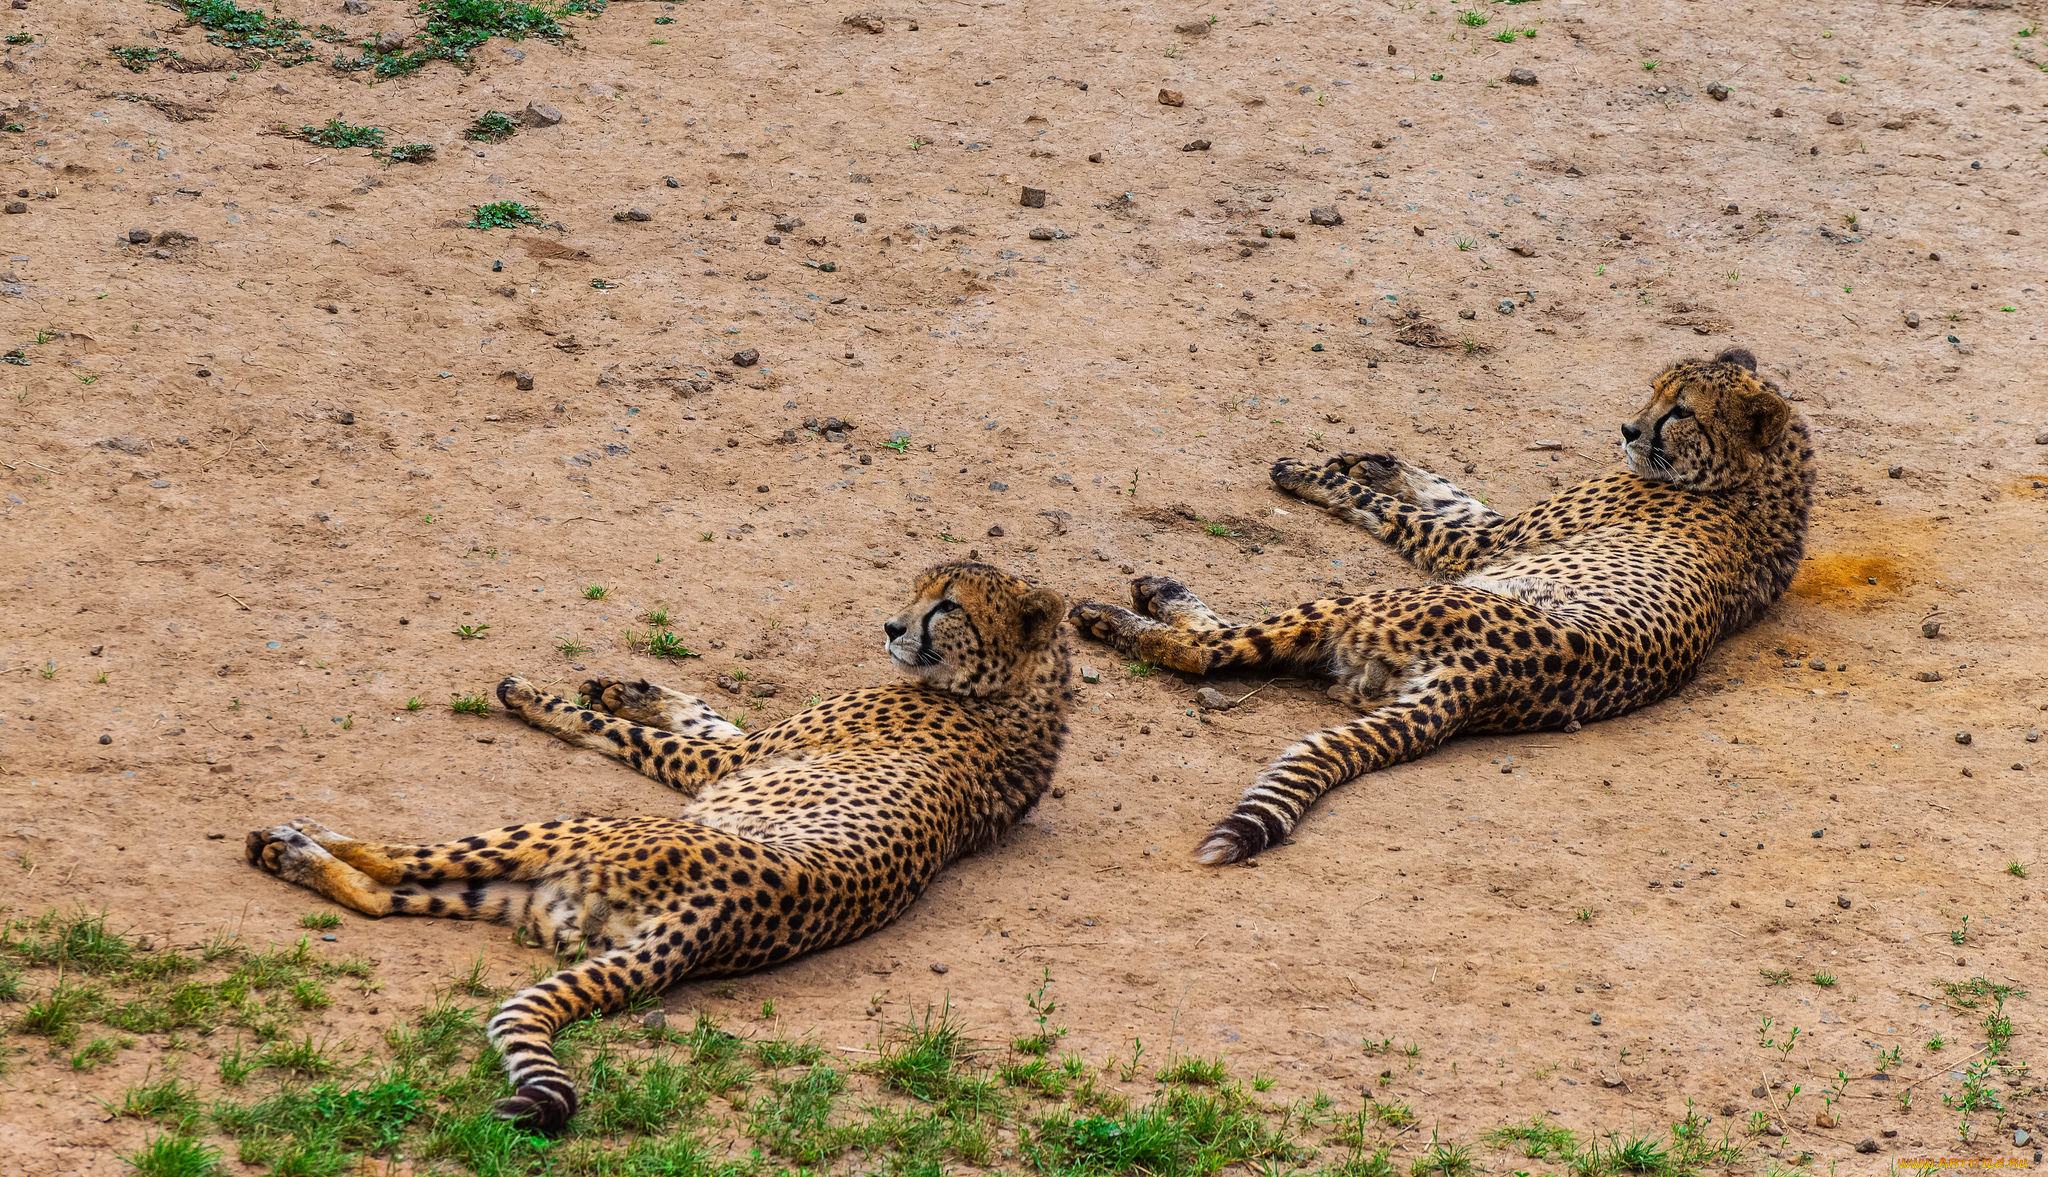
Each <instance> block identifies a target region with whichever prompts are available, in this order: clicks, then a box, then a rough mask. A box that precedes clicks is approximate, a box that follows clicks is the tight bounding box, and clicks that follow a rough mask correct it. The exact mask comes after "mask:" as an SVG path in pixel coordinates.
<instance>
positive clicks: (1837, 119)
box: [1825, 110, 1849, 127]
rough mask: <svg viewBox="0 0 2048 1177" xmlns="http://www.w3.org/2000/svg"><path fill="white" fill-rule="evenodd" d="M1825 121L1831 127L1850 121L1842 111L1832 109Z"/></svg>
mask: <svg viewBox="0 0 2048 1177" xmlns="http://www.w3.org/2000/svg"><path fill="white" fill-rule="evenodd" d="M1825 121H1826V123H1827V124H1828V125H1829V126H1831V127H1839V126H1841V125H1842V124H1844V123H1846V122H1848V121H1849V120H1848V119H1845V118H1843V117H1842V112H1841V111H1839V110H1831V111H1829V112H1828V117H1827V119H1826V120H1825Z"/></svg>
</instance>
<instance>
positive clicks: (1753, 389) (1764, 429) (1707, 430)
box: [1621, 348, 1792, 490]
mask: <svg viewBox="0 0 2048 1177" xmlns="http://www.w3.org/2000/svg"><path fill="white" fill-rule="evenodd" d="M1791 417H1792V406H1791V405H1789V404H1787V403H1786V401H1785V398H1784V397H1782V396H1780V395H1778V388H1777V386H1776V385H1774V384H1772V383H1770V382H1769V381H1767V380H1763V379H1761V378H1759V377H1758V376H1757V374H1756V357H1755V356H1753V355H1751V354H1749V353H1748V352H1747V351H1744V350H1743V349H1741V348H1731V349H1729V350H1728V351H1724V352H1722V353H1721V354H1720V355H1718V356H1716V357H1714V358H1713V359H1711V360H1680V361H1679V362H1678V363H1675V364H1673V365H1671V366H1670V367H1668V368H1666V369H1664V371H1663V372H1662V373H1661V374H1659V375H1658V377H1657V378H1656V379H1655V380H1654V381H1652V382H1651V384H1650V402H1649V403H1648V404H1646V405H1644V406H1643V409H1642V412H1641V413H1639V414H1637V416H1636V419H1635V420H1633V421H1630V422H1628V423H1627V424H1625V425H1623V426H1622V427H1621V438H1622V442H1621V453H1622V458H1623V460H1624V461H1626V462H1627V463H1628V468H1629V469H1630V470H1631V471H1633V472H1634V473H1635V474H1636V475H1637V476H1638V477H1641V478H1648V479H1652V480H1654V481H1657V482H1669V483H1671V484H1672V485H1674V486H1682V487H1685V488H1687V489H1688V490H1722V489H1725V488H1727V487H1731V486H1740V485H1742V484H1743V483H1745V482H1748V481H1749V480H1750V479H1752V478H1754V477H1756V474H1757V472H1758V471H1759V470H1760V469H1762V467H1763V464H1764V454H1765V453H1766V452H1767V451H1768V450H1770V448H1771V447H1772V446H1774V445H1776V444H1778V441H1779V440H1780V439H1781V438H1783V437H1784V436H1785V428H1786V425H1787V424H1788V423H1789V422H1790V420H1791Z"/></svg>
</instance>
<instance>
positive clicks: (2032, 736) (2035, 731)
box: [93, 646, 2041, 744]
mask: <svg viewBox="0 0 2048 1177" xmlns="http://www.w3.org/2000/svg"><path fill="white" fill-rule="evenodd" d="M93 653H95V654H97V653H99V647H98V646H94V647H93ZM2040 742H2041V731H2040V729H2039V728H2031V727H2030V728H2028V729H2027V743H2029V744H2038V743H2040Z"/></svg>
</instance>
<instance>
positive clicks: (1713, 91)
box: [1707, 82, 1728, 102]
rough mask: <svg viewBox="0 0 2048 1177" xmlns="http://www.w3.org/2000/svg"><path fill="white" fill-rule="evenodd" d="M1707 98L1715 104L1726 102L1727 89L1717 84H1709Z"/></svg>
mask: <svg viewBox="0 0 2048 1177" xmlns="http://www.w3.org/2000/svg"><path fill="white" fill-rule="evenodd" d="M1707 97H1709V98H1711V99H1713V100H1714V101H1716V102H1726V101H1728V87H1726V86H1723V85H1722V84H1721V83H1719V82H1710V83H1708V84H1707Z"/></svg>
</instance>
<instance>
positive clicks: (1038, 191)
mask: <svg viewBox="0 0 2048 1177" xmlns="http://www.w3.org/2000/svg"><path fill="white" fill-rule="evenodd" d="M1017 203H1018V204H1020V205H1023V206H1024V207H1025V208H1044V207H1045V189H1043V188H1029V187H1027V188H1025V189H1024V191H1023V192H1022V193H1021V194H1020V195H1019V196H1018V197H1017Z"/></svg>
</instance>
